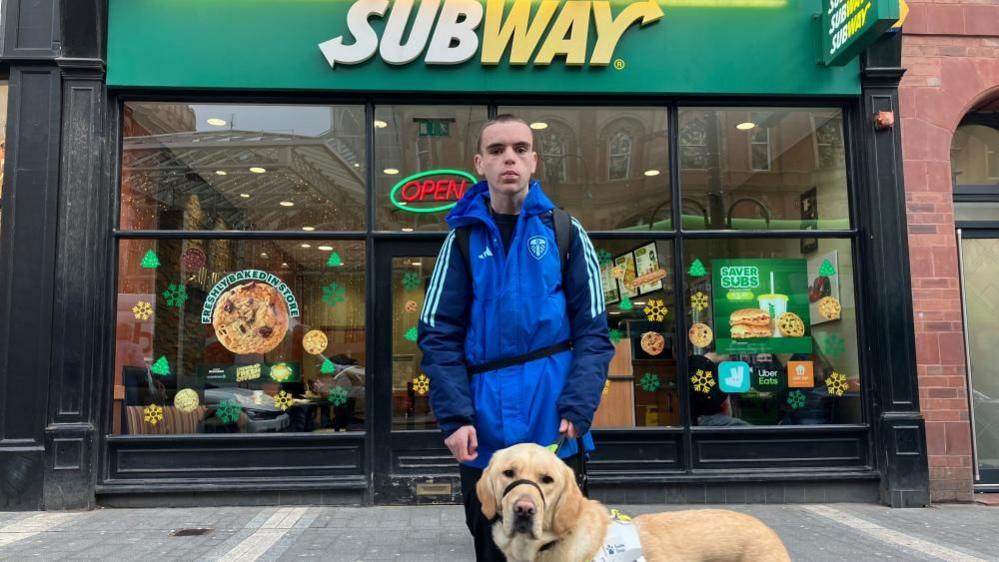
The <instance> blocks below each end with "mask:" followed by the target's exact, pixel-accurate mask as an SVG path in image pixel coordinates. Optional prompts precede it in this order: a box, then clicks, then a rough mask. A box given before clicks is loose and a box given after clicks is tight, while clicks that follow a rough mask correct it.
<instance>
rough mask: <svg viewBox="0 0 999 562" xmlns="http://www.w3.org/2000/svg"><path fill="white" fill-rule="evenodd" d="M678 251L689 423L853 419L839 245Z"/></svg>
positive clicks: (856, 406)
mask: <svg viewBox="0 0 999 562" xmlns="http://www.w3.org/2000/svg"><path fill="white" fill-rule="evenodd" d="M684 251H685V255H684V264H685V267H686V268H687V269H686V271H685V272H684V279H685V283H684V288H685V294H684V302H685V306H686V328H687V338H688V342H687V346H688V349H689V350H690V355H689V369H690V371H689V372H688V373H687V377H686V378H687V384H689V386H690V391H689V392H690V397H691V398H690V400H691V402H690V406H691V422H692V423H693V424H694V425H700V426H732V425H813V424H843V423H861V422H862V421H863V417H862V413H861V410H862V403H861V396H860V367H859V361H858V346H857V315H856V305H855V303H854V298H853V295H854V283H853V278H854V277H853V261H852V254H851V243H850V242H849V241H847V240H831V239H819V240H806V239H800V240H799V239H794V240H791V239H778V240H760V239H757V240H746V239H743V240H739V239H726V240H710V241H708V240H688V241H687V242H686V243H685V246H684ZM885 352H890V351H885Z"/></svg>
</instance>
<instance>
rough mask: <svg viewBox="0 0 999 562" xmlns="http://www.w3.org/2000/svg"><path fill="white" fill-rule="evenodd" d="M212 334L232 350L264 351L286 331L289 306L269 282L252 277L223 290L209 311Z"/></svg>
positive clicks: (278, 340)
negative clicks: (264, 282)
mask: <svg viewBox="0 0 999 562" xmlns="http://www.w3.org/2000/svg"><path fill="white" fill-rule="evenodd" d="M212 327H213V328H215V336H216V337H217V338H218V340H219V342H221V343H222V345H223V346H225V348H226V349H228V350H229V351H231V352H233V353H239V354H248V353H267V352H268V351H270V350H272V349H274V348H275V347H277V345H278V344H279V343H281V340H283V339H284V336H285V334H286V333H287V332H288V306H287V305H286V304H285V303H284V299H282V298H281V295H279V294H278V292H277V289H275V288H274V287H271V286H270V285H265V284H263V283H258V282H256V281H251V282H249V283H244V284H241V285H237V286H235V287H233V288H231V289H229V290H228V291H226V292H224V293H222V296H220V297H219V300H218V302H217V303H216V304H215V311H214V312H213V313H212Z"/></svg>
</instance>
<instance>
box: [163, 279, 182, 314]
mask: <svg viewBox="0 0 999 562" xmlns="http://www.w3.org/2000/svg"><path fill="white" fill-rule="evenodd" d="M163 298H165V299H166V303H167V306H176V307H177V308H184V302H186V301H187V287H185V286H184V285H183V284H180V283H178V284H173V283H170V284H169V285H167V290H165V291H163Z"/></svg>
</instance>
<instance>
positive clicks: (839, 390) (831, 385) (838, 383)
mask: <svg viewBox="0 0 999 562" xmlns="http://www.w3.org/2000/svg"><path fill="white" fill-rule="evenodd" d="M846 389H847V385H846V376H845V375H842V374H840V373H837V372H836V371H833V373H832V374H831V375H829V378H827V379H826V390H828V391H829V394H833V395H835V396H843V394H845V393H846Z"/></svg>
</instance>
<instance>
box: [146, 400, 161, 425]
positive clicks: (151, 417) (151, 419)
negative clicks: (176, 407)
mask: <svg viewBox="0 0 999 562" xmlns="http://www.w3.org/2000/svg"><path fill="white" fill-rule="evenodd" d="M142 413H143V415H144V416H145V418H146V423H148V424H149V425H156V424H158V423H160V422H161V421H163V408H160V407H159V406H157V405H156V404H150V405H148V406H146V407H145V408H143V409H142Z"/></svg>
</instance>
